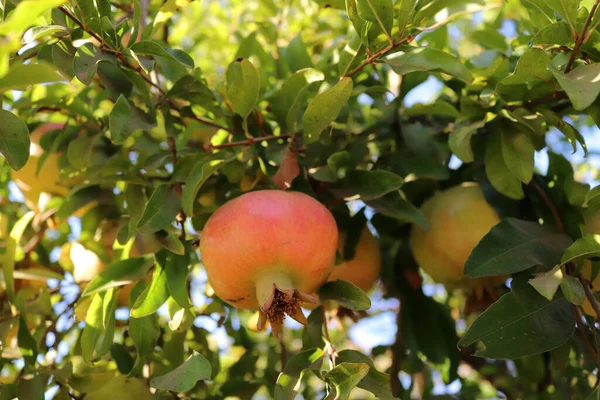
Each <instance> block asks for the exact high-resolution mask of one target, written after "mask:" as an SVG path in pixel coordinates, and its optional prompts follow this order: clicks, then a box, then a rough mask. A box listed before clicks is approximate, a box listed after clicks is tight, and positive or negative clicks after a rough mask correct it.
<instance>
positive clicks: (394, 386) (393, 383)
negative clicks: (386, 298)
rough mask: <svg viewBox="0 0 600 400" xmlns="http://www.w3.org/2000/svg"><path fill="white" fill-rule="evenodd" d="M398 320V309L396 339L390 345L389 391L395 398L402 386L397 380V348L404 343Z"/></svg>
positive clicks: (398, 371) (398, 364)
mask: <svg viewBox="0 0 600 400" xmlns="http://www.w3.org/2000/svg"><path fill="white" fill-rule="evenodd" d="M400 307H402V305H400ZM400 319H401V316H400V309H398V315H397V316H396V339H395V341H394V344H393V345H392V365H391V366H390V389H391V391H392V395H393V396H396V397H398V396H400V394H401V392H402V384H401V383H400V378H398V374H399V373H400V370H401V367H400V362H401V361H402V360H401V358H400V354H398V348H399V347H400V346H402V344H403V342H404V338H403V337H402V329H401V325H400Z"/></svg>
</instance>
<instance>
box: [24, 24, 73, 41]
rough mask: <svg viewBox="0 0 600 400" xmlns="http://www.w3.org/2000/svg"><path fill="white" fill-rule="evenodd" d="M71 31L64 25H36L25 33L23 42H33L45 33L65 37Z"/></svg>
mask: <svg viewBox="0 0 600 400" xmlns="http://www.w3.org/2000/svg"><path fill="white" fill-rule="evenodd" d="M70 32H71V31H70V30H69V29H68V28H67V27H64V26H62V25H46V26H36V27H33V28H31V29H28V30H27V32H25V33H24V34H23V40H22V42H23V43H24V44H27V43H31V42H33V41H35V40H37V39H39V38H41V37H42V36H45V35H52V36H56V37H64V36H67V35H69V34H70Z"/></svg>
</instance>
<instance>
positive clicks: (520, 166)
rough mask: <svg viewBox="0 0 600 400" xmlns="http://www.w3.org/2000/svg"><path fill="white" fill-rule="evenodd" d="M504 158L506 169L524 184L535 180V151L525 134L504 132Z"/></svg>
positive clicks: (502, 141)
mask: <svg viewBox="0 0 600 400" xmlns="http://www.w3.org/2000/svg"><path fill="white" fill-rule="evenodd" d="M501 137H502V140H501V143H502V157H503V158H504V163H505V164H506V167H507V168H508V169H509V170H510V172H512V173H513V175H514V176H516V177H517V179H519V180H520V181H521V182H523V183H529V181H531V178H533V168H534V155H535V149H534V148H533V143H531V140H530V139H529V137H528V136H527V135H526V134H525V133H523V132H514V131H504V132H502V135H501Z"/></svg>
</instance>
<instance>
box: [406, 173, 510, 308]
mask: <svg viewBox="0 0 600 400" xmlns="http://www.w3.org/2000/svg"><path fill="white" fill-rule="evenodd" d="M421 211H422V212H423V214H424V215H425V218H426V219H427V223H428V229H427V230H424V229H422V228H421V227H419V226H418V225H416V224H415V225H413V226H412V229H411V234H410V247H411V250H412V253H413V256H414V257H415V259H416V261H417V264H419V266H420V267H421V269H423V271H425V272H426V273H427V274H428V275H429V276H431V278H433V280H434V281H436V282H437V283H441V284H444V285H445V286H446V287H447V288H448V289H466V290H467V291H474V292H475V293H476V294H477V295H478V296H479V297H481V296H482V295H483V292H484V291H490V290H493V286H494V285H496V284H498V283H500V282H503V281H504V280H505V277H492V278H477V279H470V278H468V277H467V276H466V275H465V274H464V272H463V269H464V266H465V263H466V261H467V259H468V258H469V255H470V254H471V252H472V251H473V249H474V248H475V246H477V244H478V243H479V241H480V240H481V239H482V238H483V237H484V236H485V235H486V234H487V233H488V232H489V231H490V229H492V227H493V226H494V225H496V224H497V223H498V222H500V217H499V216H498V214H497V213H496V211H495V210H494V209H493V208H492V206H490V205H489V204H488V202H487V201H486V199H485V197H484V195H483V191H482V190H481V187H480V186H479V185H478V184H476V183H473V182H469V183H464V184H462V185H460V186H455V187H452V188H450V189H447V190H445V191H443V192H439V193H436V194H435V195H434V196H433V197H431V198H430V199H428V200H427V201H426V202H425V203H424V204H423V206H422V207H421Z"/></svg>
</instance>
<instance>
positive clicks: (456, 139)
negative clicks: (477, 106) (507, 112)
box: [448, 119, 486, 163]
mask: <svg viewBox="0 0 600 400" xmlns="http://www.w3.org/2000/svg"><path fill="white" fill-rule="evenodd" d="M485 122H486V120H485V119H484V120H481V121H477V122H472V123H468V122H465V123H460V124H457V126H455V127H454V129H453V130H452V132H450V136H449V137H448V145H449V146H450V150H452V152H453V153H454V154H455V155H456V156H457V157H458V158H460V159H461V161H462V162H465V163H470V162H473V160H474V157H473V150H472V149H471V137H472V136H473V135H474V134H476V133H477V130H478V129H481V128H483V127H484V126H485Z"/></svg>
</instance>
